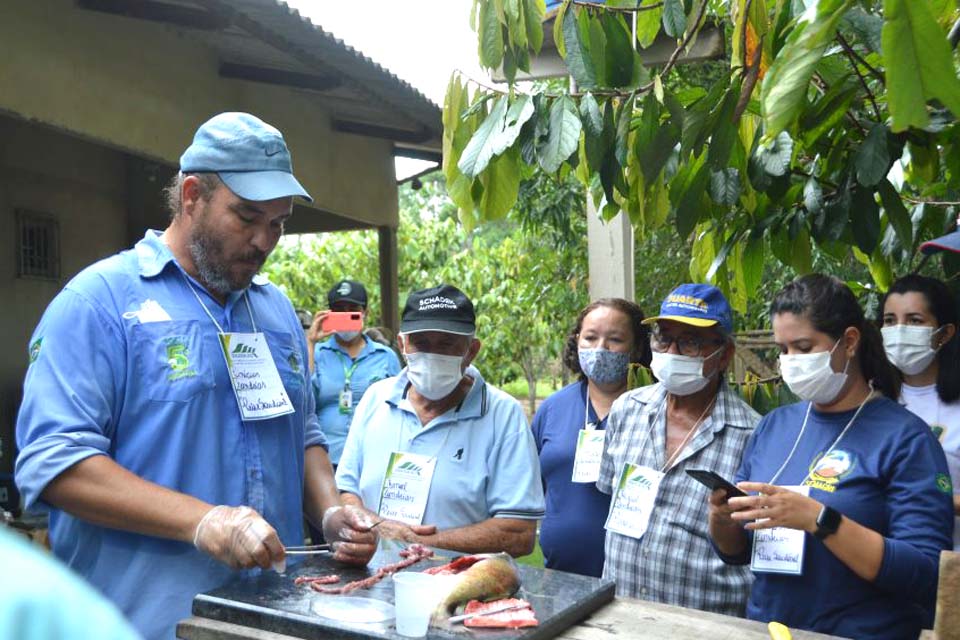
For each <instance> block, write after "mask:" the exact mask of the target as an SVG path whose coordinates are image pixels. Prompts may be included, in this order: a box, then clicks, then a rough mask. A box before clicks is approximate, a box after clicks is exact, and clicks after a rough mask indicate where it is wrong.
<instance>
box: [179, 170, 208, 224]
mask: <svg viewBox="0 0 960 640" xmlns="http://www.w3.org/2000/svg"><path fill="white" fill-rule="evenodd" d="M202 194H203V189H202V188H201V186H200V178H198V177H197V176H186V177H185V178H184V179H183V184H182V185H181V186H180V202H181V203H182V204H181V206H182V207H183V213H185V214H187V215H193V212H194V211H195V210H196V208H197V206H199V204H200V201H201V200H202V199H203V198H202V197H201V196H202Z"/></svg>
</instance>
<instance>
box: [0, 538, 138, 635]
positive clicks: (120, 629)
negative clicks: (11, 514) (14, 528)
mask: <svg viewBox="0 0 960 640" xmlns="http://www.w3.org/2000/svg"><path fill="white" fill-rule="evenodd" d="M0 567H3V574H4V579H3V580H0V640H51V639H52V638H56V639H57V640H137V638H139V637H140V636H139V635H138V634H137V632H136V631H134V630H133V627H131V626H130V624H129V623H128V622H127V621H126V620H124V619H123V616H121V615H120V612H119V611H117V609H116V607H114V606H113V605H112V604H110V602H109V601H108V600H106V599H104V597H103V596H101V595H100V594H99V593H97V592H96V591H94V590H93V589H92V588H91V587H90V585H88V584H85V583H84V582H83V580H81V579H80V578H78V577H77V576H75V575H73V574H72V573H70V571H68V570H67V569H66V568H65V567H63V566H62V565H61V564H59V563H58V562H57V561H56V560H54V559H53V558H51V557H50V555H49V554H47V553H44V552H42V551H40V550H39V549H37V548H36V547H35V546H34V545H32V544H30V543H29V542H27V541H26V540H25V539H23V538H22V536H18V535H16V534H14V533H11V532H9V531H7V530H6V529H5V528H4V527H3V526H0Z"/></svg>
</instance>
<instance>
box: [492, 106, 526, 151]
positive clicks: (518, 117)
mask: <svg viewBox="0 0 960 640" xmlns="http://www.w3.org/2000/svg"><path fill="white" fill-rule="evenodd" d="M533 111H534V108H533V98H531V97H530V96H528V95H521V96H520V97H519V98H517V99H516V100H514V102H513V104H511V105H510V108H509V109H507V115H506V117H505V118H504V122H503V130H502V131H501V132H500V134H499V135H498V136H497V137H496V139H494V140H493V143H492V145H493V155H500V154H501V153H503V152H504V151H505V150H506V149H507V147H509V146H511V145H512V144H513V143H514V142H515V141H516V139H517V137H518V136H519V135H520V129H521V128H522V127H523V125H524V124H526V122H527V120H529V119H530V116H532V115H533Z"/></svg>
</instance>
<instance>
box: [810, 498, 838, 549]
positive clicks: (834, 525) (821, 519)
mask: <svg viewBox="0 0 960 640" xmlns="http://www.w3.org/2000/svg"><path fill="white" fill-rule="evenodd" d="M842 519H843V514H841V513H840V512H839V511H837V510H836V509H834V508H833V507H828V506H827V505H823V509H821V510H820V515H818V516H817V530H816V531H814V532H813V536H814V537H815V538H816V539H817V540H823V539H824V538H826V537H827V536H829V535H833V534H834V533H836V532H837V529H839V528H840V521H841V520H842Z"/></svg>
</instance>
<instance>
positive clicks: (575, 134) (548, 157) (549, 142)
mask: <svg viewBox="0 0 960 640" xmlns="http://www.w3.org/2000/svg"><path fill="white" fill-rule="evenodd" d="M580 127H581V125H580V118H578V117H577V112H576V107H575V106H574V104H573V100H571V99H570V98H568V97H566V96H564V97H561V98H557V99H555V100H554V101H553V104H552V105H551V106H550V133H549V134H548V136H547V139H546V141H544V143H543V144H542V146H541V147H539V148H538V150H537V152H538V156H539V159H540V167H541V168H543V170H544V171H546V172H547V173H554V172H555V171H556V170H557V169H559V168H560V165H561V164H562V163H563V161H564V160H566V159H567V158H569V157H570V155H571V154H573V152H574V151H576V150H577V145H578V144H579V141H580Z"/></svg>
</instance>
